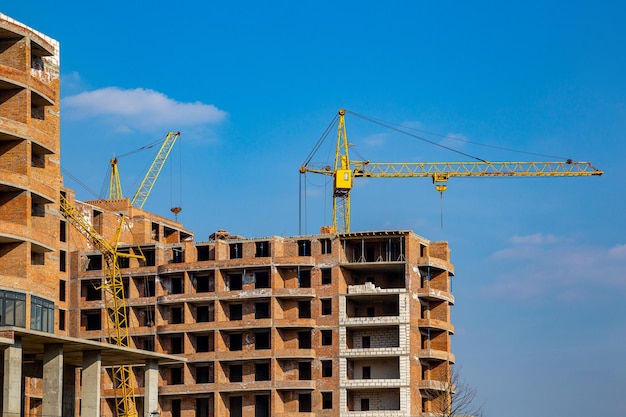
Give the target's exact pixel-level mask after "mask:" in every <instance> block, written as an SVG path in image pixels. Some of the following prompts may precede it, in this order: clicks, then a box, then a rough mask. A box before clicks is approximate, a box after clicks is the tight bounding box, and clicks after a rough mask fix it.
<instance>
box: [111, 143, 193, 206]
mask: <svg viewBox="0 0 626 417" xmlns="http://www.w3.org/2000/svg"><path fill="white" fill-rule="evenodd" d="M179 136H180V132H169V133H168V134H167V136H166V137H165V140H163V143H162V144H161V148H160V149H159V152H157V154H156V157H155V158H154V160H153V161H152V164H151V165H150V168H149V169H148V172H147V173H146V175H145V177H144V178H143V180H142V181H141V184H140V185H139V188H137V191H136V192H135V194H134V195H133V198H132V199H131V200H130V204H131V205H132V206H134V207H137V208H143V205H144V204H145V202H146V199H147V198H148V196H149V195H150V192H151V191H152V187H153V186H154V183H155V182H156V180H157V178H158V177H159V174H160V173H161V169H162V168H163V165H164V164H165V162H166V161H167V158H168V156H169V155H170V152H171V150H172V148H173V147H174V144H175V143H176V140H177V139H178V137H179ZM117 162H118V159H117V158H112V159H111V160H110V163H111V178H110V181H109V198H111V199H118V198H123V194H122V185H121V182H120V176H119V170H118V168H117ZM171 210H172V212H173V213H174V214H178V213H180V211H181V208H180V207H173V208H172V209H171Z"/></svg>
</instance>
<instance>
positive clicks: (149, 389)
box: [143, 360, 159, 417]
mask: <svg viewBox="0 0 626 417" xmlns="http://www.w3.org/2000/svg"><path fill="white" fill-rule="evenodd" d="M144 372H145V373H144V376H143V381H144V383H143V385H144V394H143V415H144V417H157V416H158V415H159V414H156V413H155V414H152V413H153V412H155V411H159V365H158V363H157V361H153V360H149V361H147V362H146V366H145V367H144Z"/></svg>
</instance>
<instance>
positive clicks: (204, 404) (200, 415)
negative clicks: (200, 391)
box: [196, 398, 209, 417]
mask: <svg viewBox="0 0 626 417" xmlns="http://www.w3.org/2000/svg"><path fill="white" fill-rule="evenodd" d="M196 417H209V399H208V398H196Z"/></svg>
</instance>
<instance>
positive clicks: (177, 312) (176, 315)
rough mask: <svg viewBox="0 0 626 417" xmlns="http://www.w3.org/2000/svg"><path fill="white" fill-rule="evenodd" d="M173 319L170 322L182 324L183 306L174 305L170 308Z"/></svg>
mask: <svg viewBox="0 0 626 417" xmlns="http://www.w3.org/2000/svg"><path fill="white" fill-rule="evenodd" d="M170 313H171V320H170V324H181V323H182V322H183V308H182V307H172V308H171V309H170Z"/></svg>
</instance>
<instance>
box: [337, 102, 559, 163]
mask: <svg viewBox="0 0 626 417" xmlns="http://www.w3.org/2000/svg"><path fill="white" fill-rule="evenodd" d="M346 113H350V114H351V115H353V116H356V117H359V118H361V119H364V120H368V121H370V122H372V123H376V124H378V125H380V126H384V127H387V128H389V129H393V130H395V131H397V132H400V133H403V134H405V135H408V136H411V137H414V138H416V139H419V140H423V141H426V142H428V143H431V144H433V145H435V146H439V147H441V148H445V149H448V150H451V151H453V152H457V153H460V154H462V155H466V156H469V157H471V158H474V159H477V160H479V161H481V162H488V161H485V160H483V159H481V158H478V157H474V156H471V155H467V154H465V153H463V152H460V151H458V150H455V149H453V148H449V147H447V146H445V145H441V144H439V143H437V142H434V141H430V140H428V139H426V138H423V137H421V136H418V135H413V134H411V133H409V132H406V130H413V131H415V132H420V133H424V134H427V135H431V136H437V137H440V138H444V139H450V140H455V141H458V142H463V143H469V144H472V145H478V146H483V147H485V148H492V149H499V150H502V151H507V152H514V153H520V154H525V155H532V156H541V157H544V158H554V159H562V160H569V159H570V158H567V157H564V156H554V155H547V154H542V153H537V152H527V151H520V150H518V149H512V148H506V147H504V146H497V145H488V144H486V143H480V142H474V141H471V140H467V139H462V138H458V137H454V136H451V135H443V134H441V133H434V132H429V131H427V130H422V129H416V128H414V127H408V126H403V125H399V124H396V123H392V122H387V121H384V120H380V119H376V118H374V117H370V116H365V115H362V114H359V113H356V112H353V111H350V110H346ZM402 129H405V130H402Z"/></svg>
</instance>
